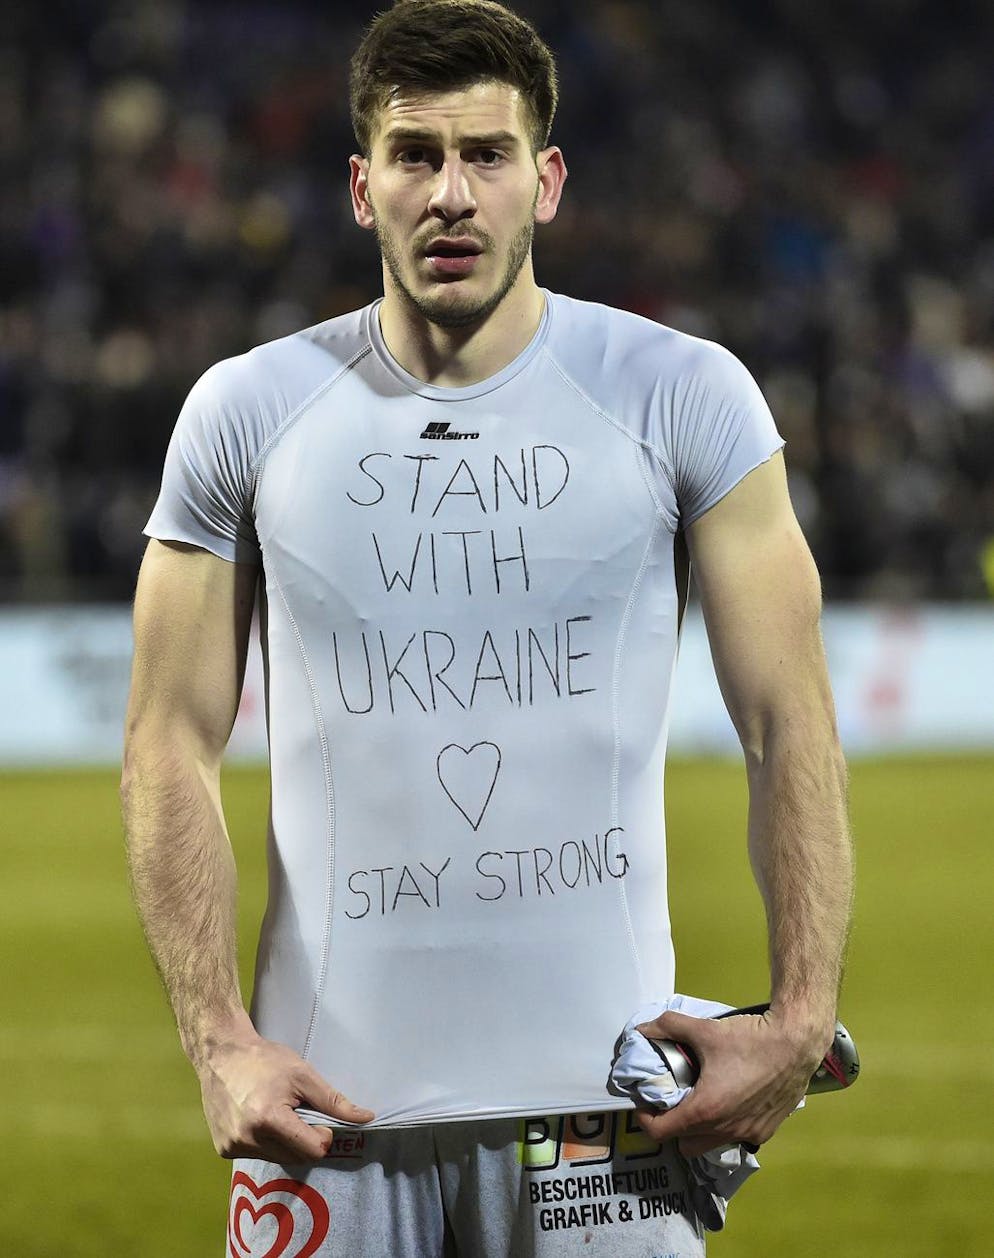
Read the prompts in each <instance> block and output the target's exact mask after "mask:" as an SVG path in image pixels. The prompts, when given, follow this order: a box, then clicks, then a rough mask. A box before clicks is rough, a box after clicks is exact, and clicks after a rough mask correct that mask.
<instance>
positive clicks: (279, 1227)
mask: <svg viewBox="0 0 994 1258" xmlns="http://www.w3.org/2000/svg"><path fill="white" fill-rule="evenodd" d="M240 1188H241V1189H244V1190H245V1192H246V1193H250V1194H251V1195H252V1196H253V1197H254V1198H255V1200H256V1201H262V1200H263V1198H264V1197H276V1196H277V1194H279V1195H280V1196H284V1197H293V1198H296V1200H297V1201H299V1202H300V1203H301V1204H302V1205H303V1206H304V1207H305V1210H306V1214H305V1213H304V1212H302V1211H301V1210H299V1209H298V1210H297V1211H296V1214H295V1213H294V1211H293V1209H292V1208H291V1207H290V1206H289V1205H288V1204H287V1202H286V1201H280V1200H278V1199H277V1200H274V1201H265V1202H264V1203H263V1204H262V1205H260V1206H255V1205H253V1204H252V1202H251V1201H250V1200H249V1198H248V1197H247V1196H245V1195H243V1194H241V1193H239V1191H238V1190H239V1189H240ZM245 1215H248V1216H249V1218H250V1219H251V1221H252V1224H253V1225H255V1224H256V1223H258V1222H259V1221H260V1220H261V1219H263V1218H266V1217H267V1216H268V1217H271V1218H273V1219H275V1220H276V1237H275V1239H274V1240H273V1242H272V1244H271V1245H270V1246H269V1248H268V1249H267V1250H266V1252H265V1253H264V1254H263V1253H256V1252H255V1251H254V1250H253V1248H252V1242H251V1239H250V1240H248V1241H246V1239H245V1234H244V1232H243V1230H242V1227H243V1223H244V1221H245ZM330 1222H331V1220H330V1218H329V1215H328V1206H327V1203H326V1202H325V1200H324V1198H323V1197H322V1196H321V1194H320V1193H319V1192H318V1191H317V1190H316V1189H314V1188H311V1187H310V1185H309V1184H302V1183H300V1182H299V1181H298V1180H295V1179H270V1180H268V1181H267V1182H266V1183H264V1184H257V1183H256V1182H255V1180H254V1179H252V1177H251V1176H250V1175H246V1174H245V1172H244V1171H236V1172H235V1174H234V1176H233V1177H232V1180H231V1211H230V1214H229V1217H228V1253H229V1254H230V1256H231V1258H280V1256H281V1255H282V1254H287V1256H288V1258H291V1256H290V1254H289V1251H288V1249H287V1246H288V1245H290V1243H291V1242H292V1241H293V1238H294V1232H295V1231H297V1230H298V1228H299V1229H302V1230H306V1228H307V1227H308V1226H309V1227H310V1235H309V1236H308V1237H307V1239H306V1240H305V1241H304V1245H303V1248H302V1249H298V1250H296V1251H295V1252H294V1253H293V1255H292V1258H312V1255H314V1254H316V1253H317V1251H318V1249H319V1248H320V1246H321V1242H322V1241H323V1240H324V1238H325V1237H326V1236H327V1235H328V1227H329V1225H330Z"/></svg>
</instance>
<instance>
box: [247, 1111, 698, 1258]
mask: <svg viewBox="0 0 994 1258" xmlns="http://www.w3.org/2000/svg"><path fill="white" fill-rule="evenodd" d="M225 1252H226V1255H227V1258H345V1256H346V1255H348V1258H560V1255H566V1254H582V1255H583V1256H584V1258H588V1256H593V1255H601V1256H603V1258H608V1256H610V1258H635V1256H636V1255H638V1258H700V1256H701V1255H703V1254H704V1229H703V1227H702V1226H701V1224H700V1222H699V1220H698V1218H697V1215H696V1214H695V1212H694V1208H693V1205H692V1203H691V1200H690V1193H689V1191H688V1187H687V1169H686V1164H685V1163H684V1161H683V1159H682V1158H681V1157H680V1155H679V1153H678V1152H677V1150H676V1147H675V1145H674V1144H665V1145H660V1144H659V1143H658V1142H656V1141H653V1140H651V1139H650V1138H649V1137H648V1136H646V1135H645V1133H644V1132H643V1131H642V1130H641V1128H640V1127H638V1125H637V1124H636V1122H635V1120H634V1115H633V1114H632V1112H631V1111H629V1110H625V1111H619V1112H615V1113H603V1114H573V1115H568V1116H567V1117H565V1118H562V1117H556V1118H538V1119H527V1120H518V1119H507V1120H497V1121H486V1122H466V1123H441V1124H439V1125H438V1126H435V1127H417V1128H410V1129H406V1130H396V1131H389V1130H383V1131H380V1130H373V1131H367V1132H362V1131H358V1130H356V1131H342V1132H341V1133H340V1134H339V1135H338V1137H337V1139H336V1141H335V1145H334V1148H333V1149H332V1152H331V1156H330V1157H328V1158H326V1159H325V1160H324V1161H323V1162H320V1163H317V1164H316V1165H313V1166H305V1167H302V1166H277V1165H274V1164H273V1163H270V1162H260V1161H255V1160H253V1159H250V1158H241V1159H238V1160H237V1161H236V1162H235V1164H234V1173H233V1175H232V1184H231V1202H230V1207H229V1212H228V1235H227V1249H226V1251H225Z"/></svg>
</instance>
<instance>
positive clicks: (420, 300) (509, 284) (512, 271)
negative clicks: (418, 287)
mask: <svg viewBox="0 0 994 1258" xmlns="http://www.w3.org/2000/svg"><path fill="white" fill-rule="evenodd" d="M373 225H374V228H375V231H376V239H377V242H378V243H379V246H380V253H381V255H382V257H383V261H384V264H385V265H386V268H387V270H388V271H389V273H390V278H391V279H392V280H393V282H394V284H396V286H397V288H398V289H399V290H400V292H401V293H402V294H403V295H404V297H405V298H406V299H407V301H408V302H410V304H411V305H412V306H413V307H414V308H415V309H416V310H417V311H418V313H419V314H420V315H421V316H422V318H424V319H425V320H427V322H428V323H433V324H435V325H436V327H440V328H465V327H469V326H470V325H471V324H474V323H482V322H483V321H484V320H485V319H487V318H488V317H489V316H490V315H491V314H492V313H493V312H494V311H495V310H496V309H497V307H498V306H499V305H500V303H501V302H502V301H503V300H504V298H505V297H506V296H507V294H508V293H509V292H510V291H511V289H512V288H513V286H514V282H515V280H516V279H517V278H518V276H519V274H520V273H521V268H522V267H523V266H524V264H525V262H526V261H527V260H528V257H529V255H530V253H531V247H532V239H533V237H534V235H535V223H534V221H533V220H532V219H530V218H529V220H528V221H527V222H526V223H525V224H524V225H523V226H522V227H521V228H520V229H519V230H518V231H517V232H516V233H515V235H514V236H513V237H512V238H511V243H510V245H509V246H508V253H507V266H506V267H505V268H504V274H503V277H502V278H501V281H500V283H499V284H498V285H497V287H496V289H494V291H493V292H492V293H491V294H490V295H489V296H483V297H480V298H479V299H478V300H476V301H465V300H464V301H459V299H458V297H457V299H456V301H453V300H452V297H451V296H449V295H448V294H447V293H443V294H440V295H439V296H436V297H432V296H429V295H427V294H425V295H421V294H419V293H414V292H412V291H411V289H410V288H409V287H408V285H407V284H406V283H405V282H404V279H403V275H402V272H401V253H400V249H399V248H398V247H397V244H396V241H395V240H394V239H393V238H392V237H391V236H390V234H389V233H388V232H387V231H385V230H383V229H382V228H381V227H380V223H379V221H378V220H377V219H376V217H375V214H374V218H373ZM483 243H485V244H491V243H492V242H491V241H490V239H489V238H487V241H486V242H483ZM453 287H454V288H458V287H461V281H459V280H453V281H450V282H449V283H448V284H446V285H445V288H446V289H448V288H453Z"/></svg>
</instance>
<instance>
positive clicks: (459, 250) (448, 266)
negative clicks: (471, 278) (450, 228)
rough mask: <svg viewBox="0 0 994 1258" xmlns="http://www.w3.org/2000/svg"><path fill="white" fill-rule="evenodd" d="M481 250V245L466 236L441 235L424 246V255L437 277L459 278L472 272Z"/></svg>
mask: <svg viewBox="0 0 994 1258" xmlns="http://www.w3.org/2000/svg"><path fill="white" fill-rule="evenodd" d="M482 252H483V249H482V248H481V246H480V245H479V244H478V243H477V242H476V241H475V240H472V239H470V237H468V236H464V237H461V238H458V239H457V238H452V239H448V238H445V237H442V238H441V239H439V240H433V241H432V242H431V244H430V245H428V246H427V247H426V248H425V251H424V256H425V260H426V261H427V263H428V266H429V267H430V268H431V270H432V272H433V273H434V274H435V276H436V277H437V278H439V279H441V278H442V277H443V276H446V277H448V278H450V279H459V278H460V277H461V276H464V275H471V274H472V272H473V271H474V269H475V267H476V262H477V259H478V258H479V256H480V254H481V253H482Z"/></svg>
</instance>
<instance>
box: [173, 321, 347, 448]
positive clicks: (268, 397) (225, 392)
mask: <svg viewBox="0 0 994 1258" xmlns="http://www.w3.org/2000/svg"><path fill="white" fill-rule="evenodd" d="M367 309H368V308H364V309H361V310H353V311H350V312H349V313H348V314H344V315H338V316H336V317H335V318H332V319H326V320H324V322H322V323H317V324H314V325H313V326H311V327H307V328H302V329H300V330H299V331H297V332H291V333H290V334H289V335H288V336H282V337H279V338H278V339H277V340H273V341H266V342H265V343H264V344H261V345H256V346H254V347H253V348H252V349H249V350H246V351H245V353H243V354H236V355H234V356H233V357H231V358H223V359H221V360H220V361H219V362H216V363H215V364H214V365H213V366H212V367H210V368H208V370H207V371H206V372H205V373H204V374H203V376H201V378H200V379H199V380H198V381H197V383H196V385H195V386H194V389H193V391H192V392H191V398H192V397H194V396H196V397H197V400H198V401H199V402H200V404H201V405H202V406H203V405H206V406H208V407H210V408H211V409H218V410H223V411H225V412H228V413H229V414H242V415H246V414H254V415H258V416H264V417H266V418H267V419H268V420H269V421H270V422H273V421H276V422H277V423H278V422H280V420H282V419H285V418H287V417H288V416H289V415H291V414H293V413H294V412H295V411H296V410H297V409H299V407H300V406H301V405H302V404H304V403H305V402H306V401H307V400H308V398H310V397H311V396H313V394H314V393H315V391H320V390H321V389H322V388H323V387H324V386H325V385H327V384H329V383H331V382H332V381H333V380H334V379H336V378H337V376H338V375H340V374H341V372H342V371H343V370H345V369H347V368H348V366H349V365H350V364H351V363H352V362H354V361H355V359H356V358H357V357H360V356H361V355H362V353H363V352H364V350H365V349H367V348H368V346H369V339H368V336H367V334H366V327H367V320H366V319H365V317H364V316H365V314H366V310H367Z"/></svg>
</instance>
